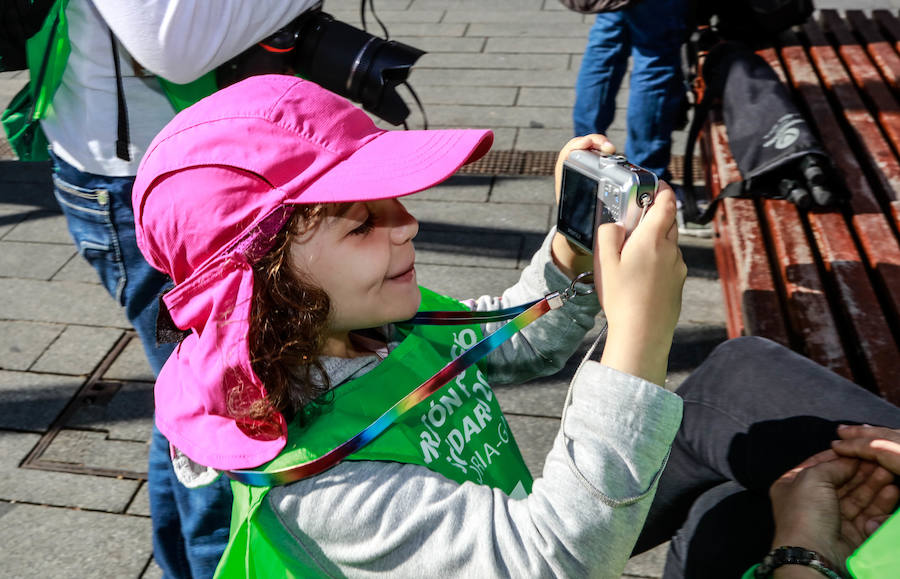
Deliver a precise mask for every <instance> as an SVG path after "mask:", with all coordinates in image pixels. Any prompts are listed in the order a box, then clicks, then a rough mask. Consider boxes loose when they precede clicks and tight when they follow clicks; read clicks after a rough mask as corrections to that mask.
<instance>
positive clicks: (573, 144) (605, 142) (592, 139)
mask: <svg viewBox="0 0 900 579" xmlns="http://www.w3.org/2000/svg"><path fill="white" fill-rule="evenodd" d="M575 150H596V151H600V152H603V153H607V154H612V153H615V152H616V146H615V145H613V144H612V143H611V142H610V141H609V139H607V138H606V137H605V136H604V135H586V136H584V137H575V138H574V139H572V140H570V141H569V142H568V143H566V144H565V146H564V147H563V148H562V150H561V151H560V152H559V155H558V156H557V158H556V168H555V169H554V176H555V179H554V183H555V185H554V190H555V192H556V203H557V204H559V196H560V190H561V187H562V169H563V161H565V160H566V157H568V156H569V153H571V152H572V151H575ZM551 252H552V255H553V262H554V263H555V264H556V266H557V267H558V268H559V269H560V271H562V272H563V273H564V274H566V275H567V276H568V277H569V279H575V276H577V275H578V274H580V273H582V272H585V271H590V270H591V267H592V266H593V260H592V258H591V256H590V255H589V254H587V253H585V252H584V251H582V250H581V249H580V248H578V247H575V246H574V245H572V244H571V243H569V240H568V239H566V237H565V236H564V235H562V234H561V233H557V234H556V235H555V236H554V237H553V242H552V244H551ZM597 296H598V299H599V296H600V294H597Z"/></svg>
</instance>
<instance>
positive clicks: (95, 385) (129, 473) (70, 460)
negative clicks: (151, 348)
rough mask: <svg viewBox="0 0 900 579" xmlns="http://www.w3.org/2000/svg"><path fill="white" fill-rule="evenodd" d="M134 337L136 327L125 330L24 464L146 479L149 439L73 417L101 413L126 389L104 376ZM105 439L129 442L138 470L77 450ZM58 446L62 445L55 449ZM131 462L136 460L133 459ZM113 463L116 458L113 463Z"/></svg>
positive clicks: (117, 443)
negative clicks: (112, 434)
mask: <svg viewBox="0 0 900 579" xmlns="http://www.w3.org/2000/svg"><path fill="white" fill-rule="evenodd" d="M133 339H134V340H136V339H137V335H136V334H135V332H133V331H129V332H126V333H125V334H124V335H123V336H122V338H120V339H119V341H118V342H117V343H116V344H115V345H114V346H113V348H112V350H111V351H110V352H109V354H107V355H106V357H105V358H104V359H103V361H102V362H101V363H100V365H99V366H98V368H97V369H96V370H95V371H94V373H93V374H91V376H90V377H89V378H88V380H87V382H86V383H85V384H84V386H82V387H81V389H80V390H79V391H78V392H77V393H76V394H75V396H74V398H72V400H70V401H69V404H68V405H67V406H66V408H65V409H64V410H63V411H62V413H61V414H60V415H59V417H57V419H56V420H54V421H53V423H52V424H51V425H50V428H49V429H48V431H47V433H46V434H44V435H43V436H42V437H41V439H40V440H39V441H38V443H37V444H36V445H35V447H34V448H33V449H32V450H31V452H30V453H29V454H28V456H27V457H25V460H24V461H23V462H22V464H21V467H22V468H31V469H37V470H47V471H54V472H65V473H70V474H86V475H95V476H108V477H115V478H124V479H134V480H146V479H147V472H146V466H145V465H146V458H145V455H146V445H147V442H146V441H143V440H142V441H137V440H114V439H109V437H108V435H109V432H107V431H104V430H103V429H102V428H89V427H85V426H83V425H80V424H78V420H73V419H75V418H76V416H77V415H79V414H82V415H84V414H85V412H88V413H91V412H93V413H94V414H98V413H99V414H102V413H103V412H104V411H105V407H106V405H107V404H109V403H110V402H111V401H112V399H113V397H115V396H116V395H117V394H119V393H120V391H121V390H122V389H123V387H124V386H125V384H124V383H123V382H121V381H118V380H103V379H102V376H103V374H104V373H105V372H106V371H107V370H108V369H109V367H110V366H111V365H112V363H113V362H114V361H115V360H116V358H117V357H118V356H119V354H121V353H122V351H123V350H124V349H125V346H127V345H128V342H129V341H131V340H133ZM146 406H147V408H146V412H147V414H148V415H149V414H150V413H151V412H152V408H153V405H152V398H151V399H148V403H147V404H146ZM138 410H140V409H138ZM106 443H110V444H111V445H112V446H113V447H115V448H116V449H118V450H120V451H121V450H122V447H123V445H127V446H128V447H130V448H129V449H128V450H127V451H126V452H128V453H129V455H140V456H141V461H140V464H139V465H137V470H134V469H132V468H128V467H125V466H109V465H107V466H103V465H102V464H101V463H103V462H108V461H106V460H105V458H103V459H101V460H97V456H96V455H97V453H94V455H95V456H92V455H91V453H90V452H77V451H78V450H79V449H84V448H87V447H90V446H91V445H92V444H106ZM57 446H59V447H60V449H56V447H57ZM107 448H109V447H107ZM100 454H103V453H100ZM132 458H133V457H132ZM130 462H131V463H134V460H131V461H130ZM114 463H115V461H113V463H112V464H114Z"/></svg>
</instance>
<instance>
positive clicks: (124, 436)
mask: <svg viewBox="0 0 900 579" xmlns="http://www.w3.org/2000/svg"><path fill="white" fill-rule="evenodd" d="M376 4H377V6H378V13H379V16H380V17H381V19H382V20H383V21H384V22H385V23H386V25H387V26H388V28H389V29H390V31H391V34H392V35H393V36H394V37H396V38H398V39H400V40H403V41H406V42H408V43H410V44H412V45H414V46H420V47H422V48H423V49H425V50H428V51H429V53H428V54H427V55H425V56H424V57H423V58H422V59H421V61H420V63H419V65H418V66H417V67H416V70H414V71H413V74H412V77H411V79H412V83H413V85H414V87H415V89H416V91H417V92H418V94H419V96H420V97H421V99H422V101H423V103H424V105H425V108H426V112H427V115H428V120H429V122H430V125H431V126H432V127H451V126H460V127H462V126H469V127H488V128H492V129H495V131H496V142H495V145H494V149H495V150H519V151H555V150H558V149H559V148H560V147H561V146H562V144H563V143H564V142H565V141H566V140H568V138H569V136H570V131H571V129H570V111H571V104H572V100H573V98H574V97H573V90H572V86H573V85H574V80H575V74H576V72H577V69H578V65H579V62H580V58H581V51H582V50H583V45H584V39H585V37H586V35H587V31H588V29H589V27H590V18H589V17H584V16H581V15H578V14H575V13H572V12H568V11H566V10H564V9H563V8H562V7H561V5H559V3H558V2H556V0H502V1H500V2H483V1H482V0H380V1H379V2H377V3H376ZM850 4H851V3H850V2H846V1H843V2H834V1H831V2H817V6H818V7H820V8H846V7H851V6H850ZM852 7H856V8H863V9H872V8H882V7H884V8H893V9H895V10H896V9H897V8H900V0H868V1H865V2H860V1H858V2H854V3H853V6H852ZM326 10H328V11H330V12H332V13H333V14H334V15H335V16H336V17H338V18H341V19H344V20H346V21H348V22H350V23H351V24H356V25H358V24H359V16H358V10H357V8H356V7H355V6H350V5H349V4H347V3H344V4H340V5H338V3H337V2H327V3H326ZM370 24H371V22H370ZM26 79H27V75H26V73H24V72H20V73H3V74H0V104H2V103H5V102H7V101H8V100H9V99H11V98H12V96H13V95H14V94H15V93H16V92H17V91H18V89H19V88H20V87H21V86H22V84H23V83H24V82H25V81H26ZM626 101H627V87H623V90H622V91H621V94H620V95H619V107H620V111H619V112H620V114H619V115H617V120H616V124H614V125H613V127H612V128H611V129H610V131H609V135H610V137H611V138H612V139H613V140H614V141H615V142H617V143H618V144H619V145H620V146H621V145H623V144H624V142H623V141H624V106H625V103H626ZM420 123H421V117H420V116H419V113H418V111H415V110H414V112H413V115H412V116H411V124H412V126H414V127H415V126H419V124H420ZM682 140H683V135H681V134H678V135H676V150H680V145H679V143H680V142H681V141H682ZM10 158H11V157H10V152H9V149H8V147H7V145H6V143H5V142H3V141H2V140H0V159H6V160H0V519H2V521H0V578H5V577H10V578H20V577H42V578H43V577H154V578H155V577H159V576H160V572H159V569H158V568H157V567H156V566H155V565H154V564H153V561H152V553H151V548H150V520H149V508H148V502H147V492H146V483H145V482H144V481H143V479H142V476H143V473H144V472H145V470H146V465H145V462H146V452H147V439H148V437H149V432H150V427H151V422H150V421H151V409H152V395H151V389H152V379H153V378H152V374H151V372H150V370H149V367H148V366H147V363H146V361H145V360H144V358H143V355H142V352H141V348H140V346H139V344H138V343H137V341H136V340H133V339H132V337H133V336H132V333H131V332H130V331H129V328H128V323H127V321H126V319H125V317H124V316H123V315H122V313H121V311H120V310H119V308H118V307H117V305H116V304H115V302H114V301H113V300H112V299H111V298H110V297H109V296H108V295H107V294H106V293H105V291H104V290H103V289H102V287H101V286H100V285H99V284H98V282H97V280H96V277H95V275H94V272H93V271H92V270H91V269H90V268H89V267H88V266H87V265H86V264H85V262H84V261H83V260H82V259H81V258H80V256H78V255H77V253H76V252H75V250H74V248H73V246H72V244H71V241H70V240H69V237H68V233H67V230H66V226H65V221H64V219H63V218H62V216H61V215H60V213H59V211H58V209H57V207H56V204H55V202H54V200H53V197H52V194H51V191H50V184H49V180H48V169H47V167H46V166H45V165H42V164H23V163H18V162H15V161H11V160H8V159H10ZM552 199H553V195H552V182H551V180H550V178H549V177H515V176H490V175H488V176H484V175H482V176H477V175H476V176H473V175H467V176H457V177H454V178H452V179H451V180H450V181H448V182H447V183H445V184H443V185H441V186H439V187H437V188H436V189H435V190H434V191H429V192H427V193H424V194H422V195H418V196H416V197H415V198H413V199H410V200H409V202H408V206H409V208H410V210H411V211H412V213H413V214H414V215H416V216H417V217H418V218H419V219H420V221H421V233H420V236H419V237H418V238H417V248H418V252H419V253H418V263H419V267H418V270H419V272H420V279H421V283H423V284H424V285H427V286H429V287H432V288H433V289H435V290H438V291H441V292H445V293H448V294H449V295H452V296H456V297H472V296H474V295H479V294H482V293H497V292H500V291H502V290H503V289H504V288H505V287H507V286H508V285H509V284H510V283H512V282H513V281H515V279H516V278H517V276H518V271H519V269H521V267H523V265H524V264H525V263H526V262H527V260H528V259H529V257H530V255H531V252H533V250H534V249H535V248H536V247H537V246H538V245H539V244H540V241H541V239H542V237H543V234H544V232H546V231H547V229H548V228H549V227H550V226H551V225H552V220H553V211H552ZM682 249H683V252H684V255H685V259H686V260H687V261H688V264H689V268H690V273H689V277H688V280H687V283H686V286H685V297H684V307H683V312H682V315H681V320H680V322H679V325H678V328H677V332H676V338H675V345H674V347H673V353H672V359H671V364H670V374H669V386H670V387H675V386H677V385H678V384H679V383H680V382H681V381H682V380H683V379H684V377H685V376H686V375H687V374H688V373H689V372H690V371H691V369H692V368H694V367H696V366H697V364H699V362H700V360H702V359H703V357H704V356H705V355H706V353H708V352H709V351H710V350H711V349H712V348H713V347H714V346H715V345H716V344H718V343H719V342H721V341H722V340H723V339H724V338H725V329H724V308H723V305H722V295H721V289H720V287H719V282H718V276H717V273H716V269H715V264H714V260H713V256H712V244H711V242H710V241H708V240H699V241H698V240H683V242H682ZM589 338H590V336H589ZM578 358H579V357H578V356H577V355H576V356H575V357H574V358H573V361H572V362H571V363H570V364H569V366H568V367H567V368H565V369H564V370H563V371H562V372H561V373H560V374H558V375H556V376H553V377H549V378H545V379H541V380H536V381H534V382H531V383H528V384H525V385H522V386H520V387H516V388H512V387H503V388H498V398H499V399H500V401H501V405H502V406H503V409H504V412H506V413H507V415H508V416H509V420H510V423H511V425H512V428H513V430H514V431H515V433H516V437H517V439H518V440H519V442H520V444H521V446H522V450H523V454H524V456H525V459H526V461H527V462H528V465H529V467H530V468H531V470H532V471H533V472H534V473H536V474H537V473H539V472H540V468H541V465H542V464H543V458H544V455H545V454H546V452H547V450H548V448H549V446H550V443H551V440H552V437H553V435H554V433H555V432H556V429H557V427H558V423H559V417H560V410H561V407H562V402H563V398H564V395H565V388H566V385H567V382H568V379H569V377H570V376H571V374H572V372H573V371H574V365H575V363H576V361H577V359H578ZM664 556H665V548H664V547H663V548H661V549H657V550H655V551H653V552H650V553H648V554H645V555H642V556H640V557H636V558H634V559H632V560H631V561H630V563H629V565H628V567H627V569H626V574H625V576H626V577H649V578H655V577H659V576H660V573H661V568H662V561H663V558H664Z"/></svg>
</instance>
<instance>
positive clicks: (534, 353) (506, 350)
mask: <svg viewBox="0 0 900 579" xmlns="http://www.w3.org/2000/svg"><path fill="white" fill-rule="evenodd" d="M555 232H556V230H555V229H552V230H551V231H550V233H548V234H547V237H546V238H544V243H543V244H542V245H541V248H540V249H539V250H538V251H537V252H536V253H535V254H534V256H532V258H531V262H530V263H529V264H528V266H527V267H525V269H524V270H522V274H521V276H520V277H519V281H518V282H517V283H516V284H515V285H513V286H512V287H510V288H509V289H507V290H506V291H505V292H503V295H502V296H501V297H491V296H482V297H480V298H478V299H476V300H471V301H469V302H468V305H469V306H470V307H471V308H472V309H474V310H476V311H489V310H496V309H500V308H506V307H511V306H516V305H521V304H524V303H527V302H530V301H534V300H536V299H540V298H542V297H544V296H545V295H547V294H548V293H550V292H552V291H558V290H563V289H565V288H568V287H569V285H570V284H571V283H572V280H570V279H569V278H568V277H567V276H566V275H565V274H564V273H562V272H561V271H560V270H559V268H558V267H556V265H555V264H554V263H553V258H552V257H551V255H550V243H551V240H552V239H553V235H554V234H555ZM577 287H578V289H579V290H580V291H592V290H593V285H592V284H582V283H579V284H577ZM599 311H600V304H599V303H598V301H597V296H595V295H593V294H589V295H582V296H578V297H575V298H574V299H571V300H569V301H568V302H567V303H566V304H565V305H564V306H563V307H562V308H560V309H558V310H551V311H549V312H547V313H546V314H544V315H543V316H541V317H540V318H538V319H537V320H535V321H534V322H533V323H531V324H529V325H528V326H526V327H525V328H523V329H522V330H521V331H520V332H518V333H516V334H514V335H513V337H512V338H510V339H509V340H508V341H507V342H505V343H504V344H503V345H502V346H500V347H499V348H497V349H496V350H494V351H493V352H491V354H490V355H489V356H488V357H487V358H486V360H485V368H486V370H487V375H488V377H489V378H490V382H491V383H492V384H516V383H520V382H525V381H526V380H530V379H532V378H537V377H540V376H547V375H550V374H553V373H555V372H558V371H559V370H560V369H561V368H562V367H563V366H564V365H565V363H566V361H567V360H568V359H569V358H570V357H571V356H572V354H573V353H574V352H575V350H576V349H577V348H578V346H579V345H580V344H581V341H582V340H583V339H584V336H585V334H586V333H587V332H588V331H589V330H590V329H591V328H592V327H594V318H595V317H596V315H597V314H598V313H599ZM504 323H506V322H498V323H491V324H485V325H484V332H485V334H488V333H490V332H492V331H494V330H496V329H497V328H499V327H500V326H501V325H503V324H504Z"/></svg>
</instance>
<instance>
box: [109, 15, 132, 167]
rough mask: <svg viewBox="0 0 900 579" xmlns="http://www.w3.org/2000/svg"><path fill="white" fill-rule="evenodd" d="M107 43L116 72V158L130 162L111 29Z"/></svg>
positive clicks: (125, 113) (122, 93) (122, 91)
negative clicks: (110, 45) (110, 46)
mask: <svg viewBox="0 0 900 579" xmlns="http://www.w3.org/2000/svg"><path fill="white" fill-rule="evenodd" d="M109 42H110V44H112V55H113V67H114V68H115V70H116V104H117V106H118V120H117V122H116V157H118V158H120V159H122V160H123V161H131V153H130V152H129V151H128V145H129V143H130V142H131V137H130V135H129V129H128V106H127V105H126V104H125V88H124V87H123V83H122V69H121V66H120V65H119V47H118V46H117V43H116V36H115V34H113V31H112V28H110V29H109Z"/></svg>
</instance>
